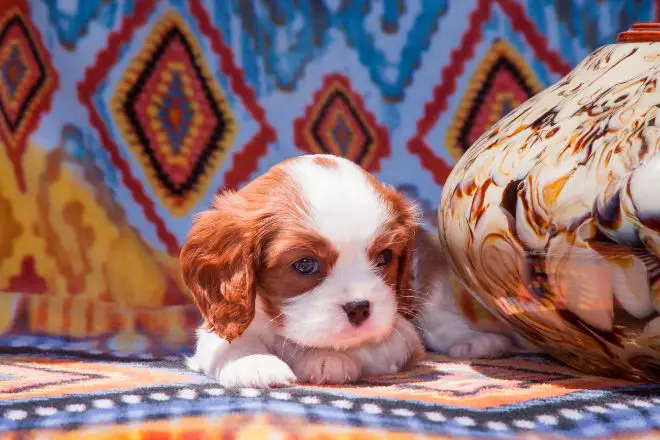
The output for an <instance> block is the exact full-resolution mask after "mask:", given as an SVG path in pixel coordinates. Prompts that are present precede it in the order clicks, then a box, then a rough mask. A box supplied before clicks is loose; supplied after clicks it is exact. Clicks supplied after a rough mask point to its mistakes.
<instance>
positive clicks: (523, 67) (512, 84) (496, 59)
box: [446, 40, 543, 160]
mask: <svg viewBox="0 0 660 440" xmlns="http://www.w3.org/2000/svg"><path fill="white" fill-rule="evenodd" d="M542 89H543V87H542V86H541V84H540V83H539V81H538V80H537V79H536V77H535V76H534V73H533V72H532V70H531V69H530V68H529V66H527V64H526V63H525V61H524V60H523V59H522V58H521V57H520V55H518V54H517V53H516V51H515V50H514V49H513V48H512V47H511V45H510V44H509V43H507V42H506V41H504V40H499V41H496V42H495V43H493V45H492V47H491V49H490V50H489V51H488V53H487V54H486V56H485V57H484V59H483V60H482V61H481V63H480V64H479V66H478V67H477V69H476V71H475V72H474V73H473V74H472V77H471V78H470V84H469V85H468V88H467V91H466V92H465V94H464V95H463V98H462V99H461V100H460V104H459V108H458V110H457V111H456V116H455V118H454V120H453V121H452V125H451V126H450V127H449V129H448V130H447V140H446V146H447V149H448V150H449V153H450V154H451V155H452V156H453V158H454V159H455V160H458V159H460V157H461V156H462V155H463V153H465V151H467V149H468V148H469V147H470V145H472V144H473V143H474V142H475V141H476V140H477V139H478V138H479V136H481V134H482V133H484V132H485V131H486V130H487V129H488V128H490V126H491V125H493V124H494V123H495V122H497V121H498V120H499V119H501V118H502V117H504V116H505V115H506V114H507V113H509V112H510V111H511V110H513V109H514V108H515V107H517V106H519V105H520V104H522V103H523V102H525V101H527V100H528V99H529V98H531V97H532V96H534V95H535V94H536V93H538V92H540V91H541V90H542Z"/></svg>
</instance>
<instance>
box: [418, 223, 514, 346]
mask: <svg viewBox="0 0 660 440" xmlns="http://www.w3.org/2000/svg"><path fill="white" fill-rule="evenodd" d="M415 256H416V261H415V263H416V264H415V266H416V280H415V289H416V292H415V294H416V295H417V296H418V298H419V301H418V303H417V314H416V315H417V316H416V325H417V327H418V328H419V330H420V332H421V334H422V339H423V340H424V343H425V344H426V346H427V347H428V348H429V349H430V350H432V351H435V352H437V353H442V354H447V355H449V356H452V357H461V358H487V357H498V356H502V355H504V354H507V353H510V352H512V351H513V350H514V346H513V344H512V342H511V340H510V339H509V338H507V337H506V336H503V335H500V334H496V333H486V332H479V331H475V330H473V329H472V328H470V326H469V324H468V322H467V321H466V319H465V318H464V317H463V316H462V315H461V314H460V313H459V311H458V308H457V307H456V301H455V299H454V296H453V294H452V292H451V285H450V282H449V268H448V266H447V264H446V261H445V260H444V258H443V255H442V251H441V248H440V243H439V241H438V238H437V236H436V235H435V234H432V233H430V232H427V231H425V230H423V229H420V231H419V234H418V236H417V248H416V255H415Z"/></svg>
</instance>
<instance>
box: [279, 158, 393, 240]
mask: <svg viewBox="0 0 660 440" xmlns="http://www.w3.org/2000/svg"><path fill="white" fill-rule="evenodd" d="M287 172H288V174H289V175H290V176H291V178H292V179H293V180H294V182H295V183H296V185H297V186H298V188H299V190H300V196H301V197H302V198H303V200H304V201H305V203H306V205H307V208H308V212H309V217H308V219H307V221H308V222H309V224H308V226H309V227H310V228H311V229H313V230H314V231H316V232H317V233H319V234H321V235H322V236H324V237H325V238H327V239H328V240H330V241H331V242H332V243H335V244H342V243H353V244H357V243H363V242H368V241H370V240H371V239H372V237H373V236H374V234H375V233H376V232H377V231H378V229H379V228H380V226H381V225H382V224H383V223H384V222H385V221H387V220H388V219H389V218H390V216H391V213H390V211H389V209H388V206H387V204H386V202H385V201H384V200H383V199H382V197H380V196H379V194H378V193H377V192H376V190H375V189H374V187H373V186H372V184H371V183H370V182H369V181H368V180H367V177H366V176H365V174H364V171H363V170H362V169H361V168H360V167H359V166H358V165H356V164H354V163H353V162H351V161H350V160H347V159H343V158H340V157H337V156H331V155H308V156H301V157H299V158H297V159H295V160H293V161H291V162H289V163H288V164H287Z"/></svg>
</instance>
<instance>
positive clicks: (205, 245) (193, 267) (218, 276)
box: [180, 193, 260, 342]
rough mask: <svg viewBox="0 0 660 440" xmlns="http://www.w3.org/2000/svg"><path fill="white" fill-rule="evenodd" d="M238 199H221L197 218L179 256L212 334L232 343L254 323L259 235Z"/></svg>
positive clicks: (189, 287) (229, 194) (197, 303)
mask: <svg viewBox="0 0 660 440" xmlns="http://www.w3.org/2000/svg"><path fill="white" fill-rule="evenodd" d="M251 223H252V222H251V220H250V218H249V213H248V211H247V209H245V201H244V200H243V199H242V198H241V196H240V195H238V194H235V193H226V194H224V195H222V196H219V197H218V199H217V200H216V202H215V203H214V207H213V209H211V210H209V211H205V212H203V213H201V214H199V215H198V216H197V218H196V219H195V221H194V224H193V226H192V229H191V230H190V233H189V234H188V239H187V241H186V243H185V245H184V246H183V249H182V250H181V256H180V260H181V270H182V272H183V279H184V281H185V283H186V285H187V286H188V289H190V292H191V294H192V297H193V300H194V302H195V304H196V305H197V307H198V308H199V310H200V312H201V313H202V315H203V316H204V319H205V320H206V325H207V326H208V328H209V330H211V331H213V332H214V333H216V334H218V335H220V336H221V337H222V338H223V339H225V340H227V341H229V342H231V341H232V340H233V339H236V338H237V337H239V336H240V335H241V334H242V333H243V332H244V331H245V329H246V328H247V327H248V326H249V325H250V323H251V322H252V319H253V318H254V308H255V299H256V289H257V287H256V271H257V264H258V261H259V247H260V246H258V243H257V231H256V230H255V228H253V227H251Z"/></svg>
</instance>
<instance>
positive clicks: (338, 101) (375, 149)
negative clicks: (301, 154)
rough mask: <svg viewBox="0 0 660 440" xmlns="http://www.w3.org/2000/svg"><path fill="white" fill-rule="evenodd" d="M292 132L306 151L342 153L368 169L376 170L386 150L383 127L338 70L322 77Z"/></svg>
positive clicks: (385, 136)
mask: <svg viewBox="0 0 660 440" xmlns="http://www.w3.org/2000/svg"><path fill="white" fill-rule="evenodd" d="M294 135H295V142H296V144H297V145H298V147H300V148H301V149H302V150H304V151H305V152H307V153H312V154H314V153H325V154H334V155H335V156H341V157H345V158H347V159H350V160H352V161H353V162H355V163H357V164H358V165H360V166H362V167H363V168H364V169H366V170H369V171H378V169H379V167H380V160H381V159H382V158H383V157H386V156H389V154H390V145H389V140H388V133H387V129H386V128H384V127H382V126H380V125H379V124H378V123H377V122H376V119H375V118H374V116H373V114H372V113H371V112H370V111H369V110H367V109H366V108H365V106H364V103H363V100H362V97H360V96H359V95H358V94H356V93H355V92H354V91H353V90H352V89H351V83H350V80H349V79H348V78H347V77H345V76H343V75H340V74H330V75H328V76H326V77H325V79H324V81H323V85H322V87H321V88H320V89H319V90H318V91H317V92H316V94H315V95H314V98H313V100H312V104H311V105H310V106H308V107H307V109H306V110H305V114H304V115H303V116H302V117H300V118H298V119H296V120H295V121H294Z"/></svg>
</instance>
